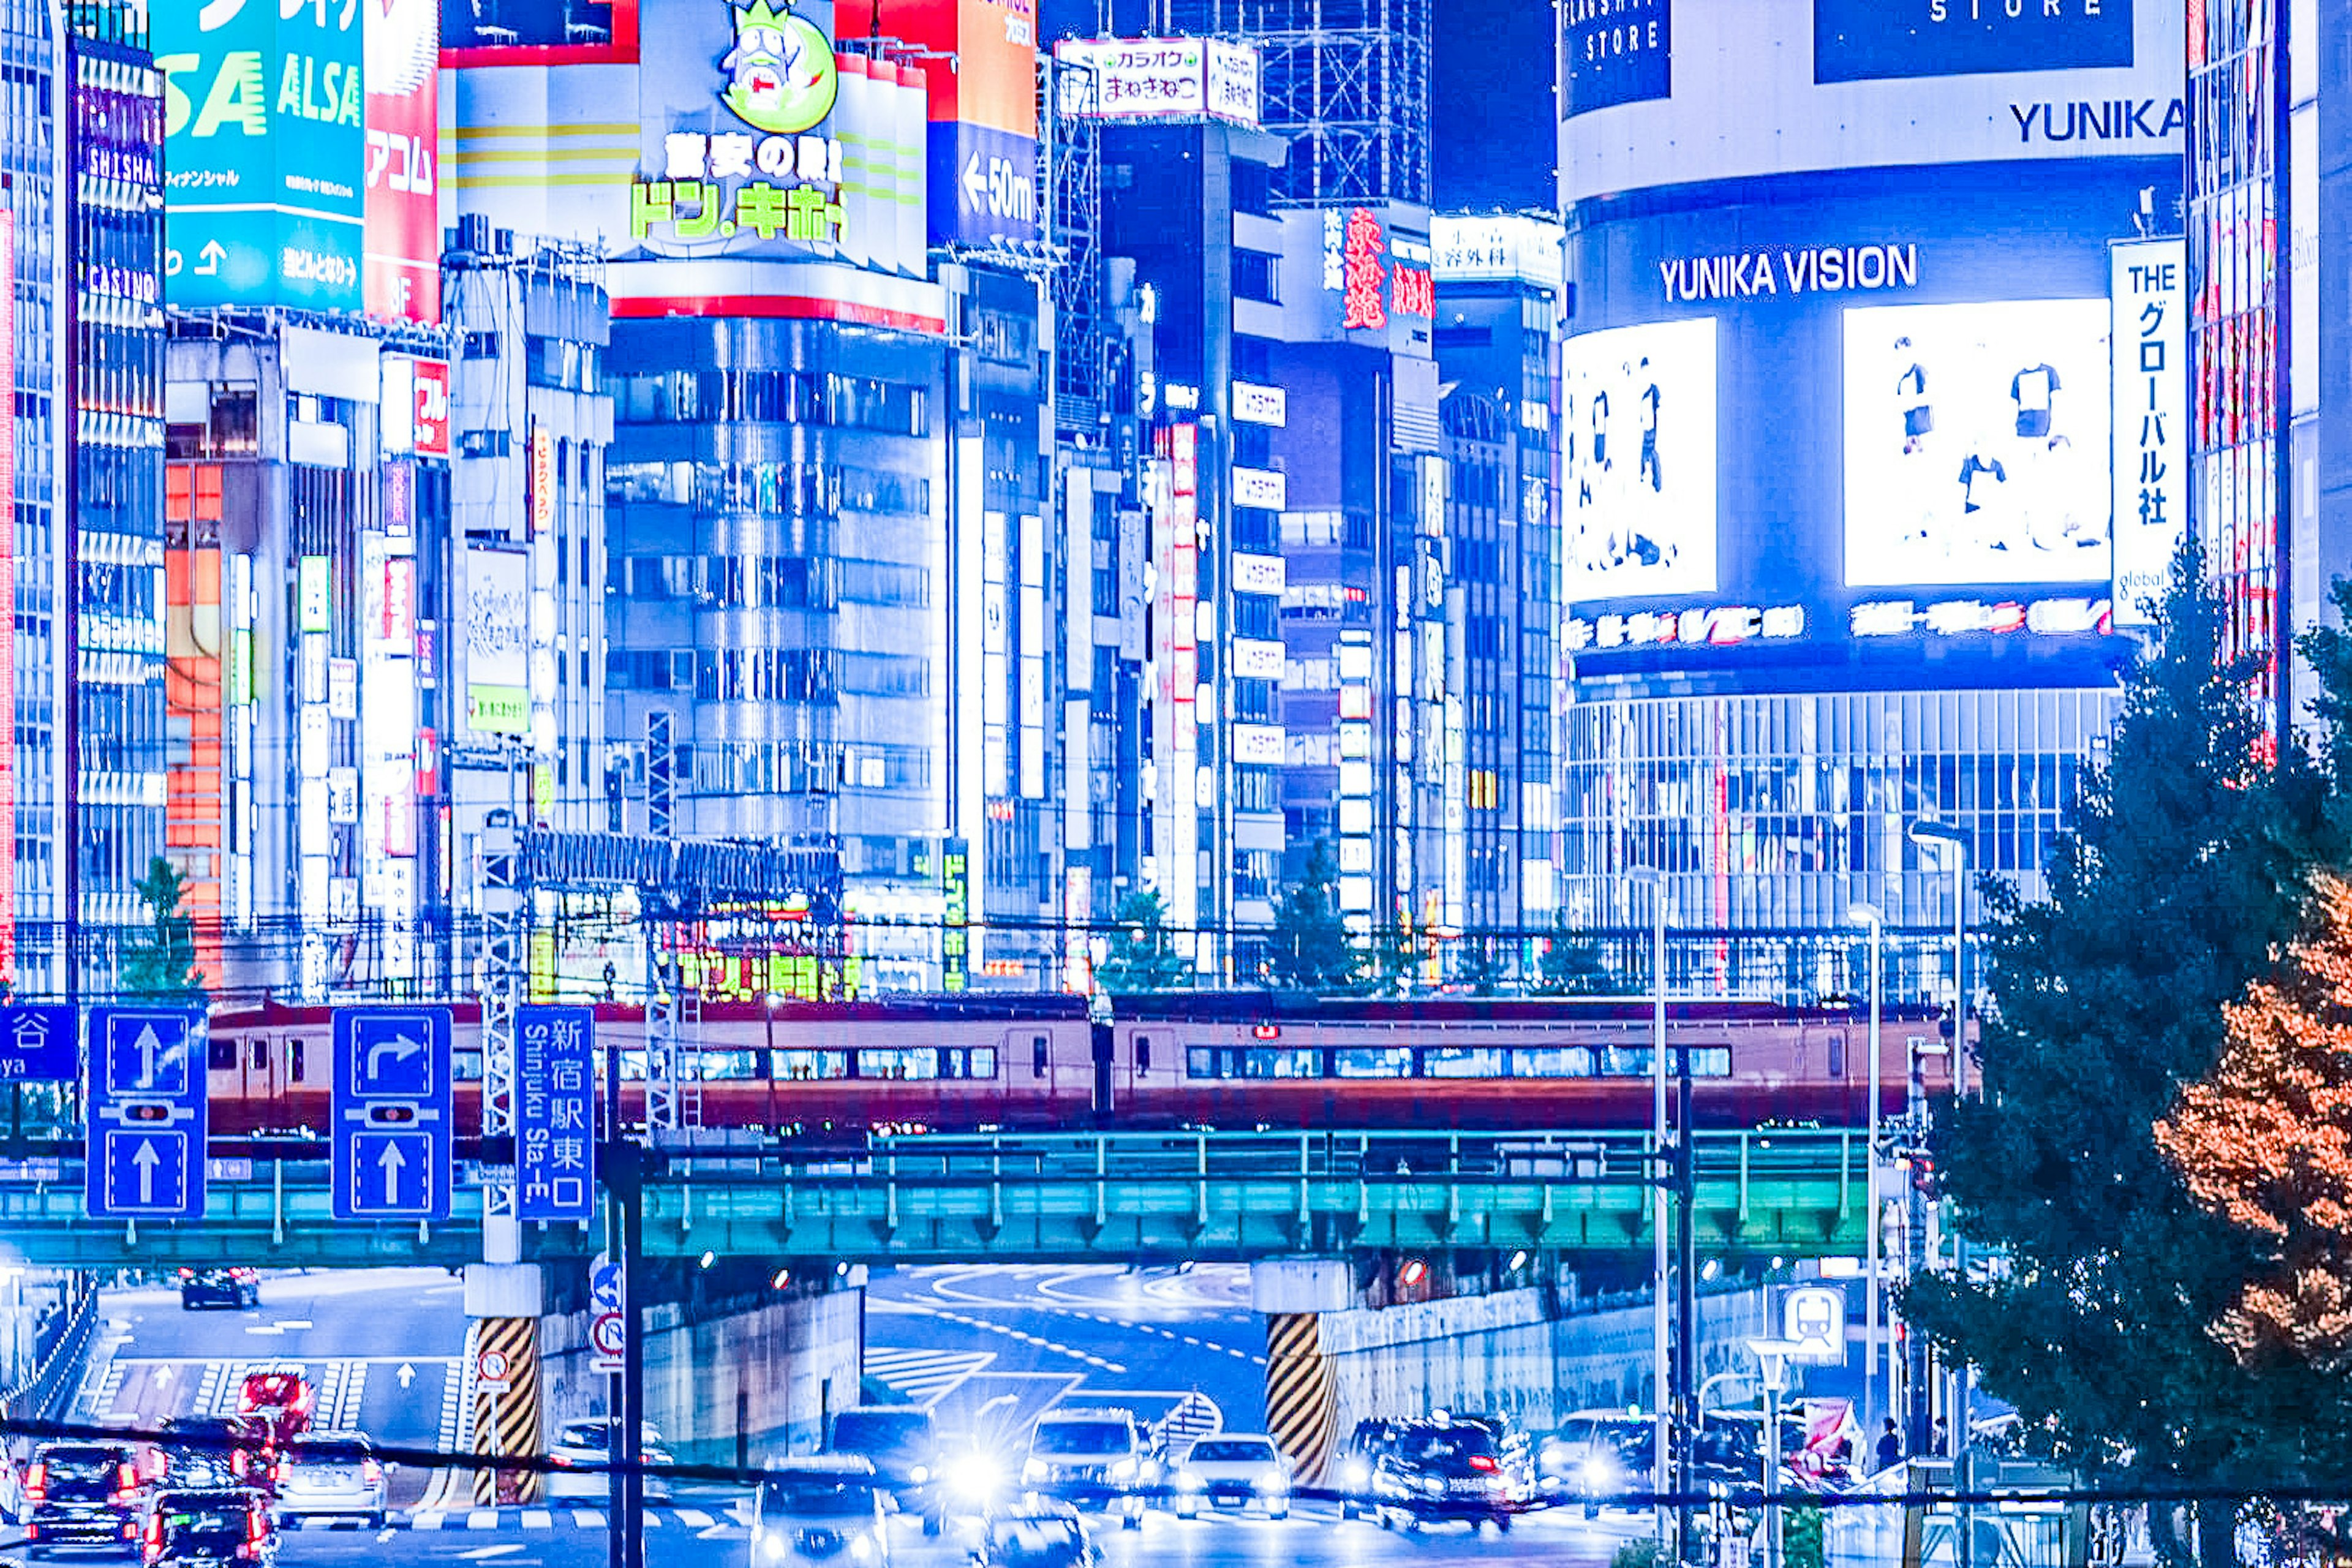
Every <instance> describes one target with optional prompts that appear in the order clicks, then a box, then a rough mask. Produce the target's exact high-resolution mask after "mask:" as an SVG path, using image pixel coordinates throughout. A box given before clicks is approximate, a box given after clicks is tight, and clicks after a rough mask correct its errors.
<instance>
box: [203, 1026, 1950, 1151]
mask: <svg viewBox="0 0 2352 1568" xmlns="http://www.w3.org/2000/svg"><path fill="white" fill-rule="evenodd" d="M453 1012H454V1015H455V1031H456V1036H455V1047H456V1054H457V1062H456V1069H457V1135H458V1136H459V1137H461V1138H466V1137H473V1136H477V1135H478V1132H479V1129H480V1111H481V1094H480V1083H479V1080H480V1077H481V1046H480V1011H479V1008H478V1006H475V1005H458V1006H457V1007H456V1008H454V1009H453ZM595 1013H596V1029H597V1038H598V1040H599V1042H600V1043H601V1044H603V1045H604V1046H606V1047H612V1048H616V1049H618V1050H619V1051H620V1052H621V1074H622V1080H623V1087H622V1106H621V1110H622V1118H623V1121H624V1123H625V1124H626V1125H636V1124H640V1123H642V1121H643V1120H644V1116H645V1076H646V1048H645V1041H646V1025H645V1018H644V1014H643V1010H642V1009H641V1008H638V1007H636V1006H634V1005H615V1004H600V1005H597V1006H596V1008H595ZM1653 1028H1654V1024H1653V1020H1652V1016H1651V1013H1650V1009H1649V1008H1648V1007H1647V1006H1645V1005H1642V1004H1640V1003H1634V1002H1625V1001H1581V1000H1578V1001H1568V1000H1561V1001H1523V1000H1508V1001H1506V1000H1486V999H1479V1000H1473V999H1468V998H1436V999H1430V1000H1420V999H1415V1000H1364V999H1347V1000H1318V999H1315V998H1301V997H1286V996H1276V995H1273V994H1260V993H1222V994H1169V995H1165V996H1156V997H1145V998H1122V999H1121V1000H1120V1001H1119V1003H1118V1005H1117V1008H1116V1014H1115V1016H1114V1018H1113V1020H1112V1021H1110V1022H1108V1023H1102V1022H1096V1021H1090V1019H1089V1017H1088V1014H1087V1004H1086V1003H1085V1001H1084V1000H1083V999H1080V998H1076V997H1068V996H1055V995H1007V994H965V995H961V996H938V997H910V998H904V999H898V1000H893V1001H887V1002H860V1003H840V1004H810V1003H800V1002H790V1003H779V1004H777V1005H773V1006H768V1005H761V1004H760V1003H757V1002H713V1003H708V1004H706V1005H704V1006H703V1007H702V1008H701V1010H700V1016H699V1017H698V1020H697V1021H696V1022H695V1023H694V1024H693V1025H692V1026H691V1027H690V1029H689V1030H688V1048H689V1060H690V1063H691V1066H690V1068H689V1072H688V1079H687V1081H686V1083H685V1084H684V1086H683V1089H682V1093H684V1095H685V1096H686V1097H687V1098H688V1100H689V1101H690V1102H691V1104H692V1108H693V1115H694V1120H695V1121H697V1122H698V1124H699V1125H702V1126H706V1127H721V1128H732V1129H740V1130H743V1131H758V1132H761V1133H764V1134H767V1135H769V1136H772V1137H784V1138H798V1139H803V1140H809V1141H818V1142H824V1141H832V1140H837V1139H851V1140H855V1139H857V1138H862V1137H863V1136H864V1135H865V1134H866V1133H867V1132H869V1131H877V1130H889V1129H899V1130H927V1131H962V1132H970V1131H987V1130H991V1129H1003V1130H1005V1131H1044V1130H1049V1129H1069V1128H1080V1127H1088V1126H1109V1127H1132V1128H1142V1129H1153V1128H1180V1127H1182V1128H1190V1127H1211V1128H1253V1127H1286V1128H1287V1127H1297V1128H1307V1129H1313V1128H1344V1129H1364V1130H1381V1129H1387V1128H1440V1129H1453V1128H1459V1129H1465V1130H1469V1129H1479V1130H1496V1129H1518V1128H1529V1129H1534V1128H1543V1129H1561V1130H1579V1129H1593V1130H1598V1129H1604V1128H1625V1127H1640V1126H1644V1125H1646V1124H1647V1123H1648V1121H1649V1120H1650V1115H1651V1092H1652V1090H1651V1079H1650V1073H1651V1048H1652V1045H1651V1041H1652V1031H1653ZM1667 1038H1668V1043H1669V1047H1670V1051H1671V1052H1672V1053H1674V1054H1675V1055H1678V1054H1679V1053H1680V1051H1681V1050H1682V1049H1683V1048H1684V1047H1687V1050H1688V1056H1689V1060H1690V1071H1691V1078H1692V1109H1693V1115H1694V1120H1695V1122H1696V1125H1699V1126H1702V1127H1740V1126H1760V1125H1768V1124H1772V1123H1781V1124H1807V1123H1818V1124H1822V1125H1833V1126H1834V1125H1843V1126H1857V1125H1860V1124H1861V1123H1862V1121H1863V1120H1864V1117H1865V1115H1866V1114H1867V1109H1868V1105H1869V1100H1868V1093H1869V1090H1868V1082H1869V1026H1868V1023H1867V1021H1866V1019H1864V1018H1861V1017H1859V1016H1854V1015H1852V1014H1848V1013H1845V1012H1843V1011H1832V1010H1791V1009H1787V1008H1781V1007H1778V1006H1774V1005H1768V1004H1761V1003H1740V1002H1728V1003H1723V1002H1706V1003H1675V1004H1674V1005H1671V1006H1670V1007H1669V1009H1668V1015H1667ZM1881 1044H1882V1053H1881V1058H1882V1059H1881V1064H1880V1074H1879V1095H1880V1109H1881V1110H1882V1112H1884V1113H1885V1114H1888V1115H1896V1114H1900V1113H1901V1111H1902V1109H1903V1105H1904V1100H1905V1098H1906V1076H1905V1075H1906V1063H1907V1062H1908V1060H1909V1059H1910V1057H1911V1055H1912V1054H1913V1052H1914V1051H1915V1050H1916V1049H1917V1048H1918V1047H1922V1046H1931V1045H1933V1046H1940V1044H1941V1042H1940V1040H1939V1039H1938V1037H1937V1022H1936V1019H1935V1017H1934V1016H1933V1015H1931V1014H1927V1013H1923V1012H1920V1011H1918V1010H1916V1009H1913V1010H1890V1011H1889V1012H1888V1013H1887V1014H1886V1016H1885V1022H1884V1028H1883V1030H1882V1037H1881ZM332 1059H333V1018H332V1016H331V1012H330V1011H329V1010H328V1009H326V1008H312V1007H306V1008H292V1007H283V1006H273V1005H263V1006H258V1007H248V1008H242V1009H234V1010H226V1011H223V1012H220V1013H216V1014H215V1016H214V1018H213V1022H212V1039H211V1045H210V1058H209V1066H210V1077H211V1084H210V1088H211V1096H212V1113H211V1114H212V1126H213V1130H214V1131H215V1133H217V1134H220V1135H223V1136H253V1135H268V1134H292V1135H298V1136H299V1135H305V1134H316V1133H318V1132H320V1131H323V1130H324V1128H325V1126H326V1123H327V1097H328V1076H329V1074H330V1073H331V1070H332V1068H331V1063H332ZM1921 1059H1922V1062H1923V1065H1924V1068H1925V1079H1926V1085H1927V1089H1929V1090H1930V1092H1935V1093H1941V1092H1944V1091H1945V1090H1946V1089H1948V1087H1949V1083H1950V1071H1949V1064H1950V1059H1951V1058H1950V1057H1949V1055H1948V1054H1947V1053H1943V1052H1940V1051H1938V1052H1937V1053H1936V1054H1932V1055H1924V1056H1922V1058H1921ZM1668 1065H1669V1067H1670V1068H1674V1067H1675V1066H1677V1065H1678V1062H1677V1061H1676V1060H1675V1059H1674V1056H1673V1055H1670V1059H1669V1064H1668Z"/></svg>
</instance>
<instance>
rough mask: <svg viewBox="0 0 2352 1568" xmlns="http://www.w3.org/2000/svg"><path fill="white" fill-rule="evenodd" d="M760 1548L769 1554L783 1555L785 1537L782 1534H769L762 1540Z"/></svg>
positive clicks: (772, 1555) (774, 1555)
mask: <svg viewBox="0 0 2352 1568" xmlns="http://www.w3.org/2000/svg"><path fill="white" fill-rule="evenodd" d="M760 1550H761V1552H763V1553H764V1554H765V1555H767V1556H770V1557H782V1555H783V1554H784V1538H783V1537H782V1536H781V1535H771V1536H768V1537H766V1538H764V1539H763V1540H761V1542H760Z"/></svg>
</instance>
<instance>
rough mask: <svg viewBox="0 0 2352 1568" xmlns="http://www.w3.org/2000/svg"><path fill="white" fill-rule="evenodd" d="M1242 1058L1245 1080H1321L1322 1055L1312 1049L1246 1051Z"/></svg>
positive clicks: (1292, 1048) (1241, 1055)
mask: <svg viewBox="0 0 2352 1568" xmlns="http://www.w3.org/2000/svg"><path fill="white" fill-rule="evenodd" d="M1238 1054H1239V1056H1240V1057H1241V1058H1242V1077H1244V1078H1319V1077H1321V1076H1322V1074H1321V1072H1320V1071H1319V1070H1318V1068H1319V1067H1320V1065H1321V1064H1320V1063H1318V1061H1317V1060H1316V1058H1317V1057H1318V1056H1319V1055H1320V1054H1321V1053H1319V1052H1318V1051H1316V1050H1315V1049H1314V1048H1313V1047H1306V1046H1292V1047H1282V1048H1276V1049H1272V1050H1245V1051H1242V1052H1240V1053H1238Z"/></svg>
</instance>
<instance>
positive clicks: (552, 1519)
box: [302, 1502, 744, 1533]
mask: <svg viewBox="0 0 2352 1568" xmlns="http://www.w3.org/2000/svg"><path fill="white" fill-rule="evenodd" d="M302 1522H303V1524H304V1525H305V1527H307V1528H311V1529H331V1528H334V1527H335V1526H336V1525H338V1524H341V1523H342V1522H343V1521H328V1520H306V1521H302ZM390 1522H391V1526H392V1528H394V1529H404V1530H420V1531H436V1530H440V1531H456V1530H467V1531H490V1530H523V1531H553V1530H598V1531H601V1530H603V1529H604V1510H603V1509H600V1508H579V1507H574V1506H572V1505H570V1504H568V1503H563V1502H554V1503H549V1504H546V1505H544V1506H541V1507H536V1508H533V1507H528V1506H526V1507H519V1508H518V1507H504V1508H470V1509H467V1508H460V1509H446V1510H445V1509H418V1510H415V1511H414V1512H411V1513H405V1514H395V1515H394V1516H393V1518H392V1520H391V1521H390ZM646 1529H648V1530H689V1531H698V1532H701V1531H720V1532H727V1533H741V1532H743V1531H744V1523H743V1519H742V1515H741V1513H740V1511H739V1510H738V1509H736V1508H733V1507H726V1508H720V1509H718V1510H715V1511H714V1510H709V1509H700V1508H684V1507H679V1508H666V1509H665V1508H649V1509H647V1510H646Z"/></svg>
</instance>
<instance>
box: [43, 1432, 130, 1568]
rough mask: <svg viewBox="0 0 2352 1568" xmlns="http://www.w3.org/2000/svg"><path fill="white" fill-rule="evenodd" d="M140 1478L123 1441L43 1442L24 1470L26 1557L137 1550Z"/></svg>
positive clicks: (128, 1553)
mask: <svg viewBox="0 0 2352 1568" xmlns="http://www.w3.org/2000/svg"><path fill="white" fill-rule="evenodd" d="M141 1484H142V1478H141V1476H140V1474H139V1451H138V1449H136V1448H134V1447H131V1445H130V1444H128V1443H44V1444H42V1445H41V1446H40V1447H37V1448H36V1449H34V1450H33V1460H32V1463H31V1464H30V1465H28V1466H26V1469H25V1503H24V1515H23V1518H24V1525H25V1547H26V1552H27V1554H28V1555H31V1556H34V1557H44V1556H47V1554H48V1553H49V1552H52V1551H57V1550H73V1549H79V1550H83V1551H89V1550H93V1549H94V1550H98V1551H102V1552H117V1553H120V1554H122V1555H125V1556H129V1555H132V1554H134V1553H136V1552H138V1550H139V1510H140V1500H141Z"/></svg>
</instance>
